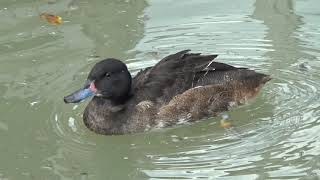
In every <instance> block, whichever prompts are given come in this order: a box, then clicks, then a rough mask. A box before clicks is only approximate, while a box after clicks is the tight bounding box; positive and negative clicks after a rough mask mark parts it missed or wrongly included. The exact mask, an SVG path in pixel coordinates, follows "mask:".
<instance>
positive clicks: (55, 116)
mask: <svg viewBox="0 0 320 180" xmlns="http://www.w3.org/2000/svg"><path fill="white" fill-rule="evenodd" d="M54 120H55V121H56V122H58V114H55V115H54Z"/></svg>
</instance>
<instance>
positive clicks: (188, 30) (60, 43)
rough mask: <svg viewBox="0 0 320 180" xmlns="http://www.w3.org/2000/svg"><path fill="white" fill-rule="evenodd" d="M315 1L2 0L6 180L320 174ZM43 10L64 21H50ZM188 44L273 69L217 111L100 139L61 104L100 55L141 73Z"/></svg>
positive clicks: (0, 77)
mask: <svg viewBox="0 0 320 180" xmlns="http://www.w3.org/2000/svg"><path fill="white" fill-rule="evenodd" d="M319 4H320V3H319V1H318V0H281V1H280V0H268V1H266V0H247V1H245V2H244V1H242V0H234V1H232V2H231V1H228V2H227V1H222V0H189V1H181V0H179V1H173V0H161V1H160V0H148V1H142V0H141V1H138V0H115V1H103V0H90V1H89V0H24V1H18V0H10V1H9V0H2V1H1V2H0V92H1V95H0V114H1V116H0V142H1V143H0V180H16V179H23V180H29V179H30V180H33V179H49V180H55V179H79V180H87V179H94V180H97V179H101V180H104V179H116V180H118V179H123V180H124V179H175V178H177V179H229V178H230V179H231V178H232V179H246V180H247V179H266V178H269V179H318V178H319V177H320V170H319V168H320V158H319V157H320V156H319V155H320V138H319V136H320V118H319V115H320V102H319V99H320V96H319V92H318V89H319V88H320V83H319V82H320V75H319V73H318V72H319V70H320V62H319V60H320V59H319V58H320V50H319V49H320V21H319V18H320V10H319V8H317V7H319ZM42 12H47V13H52V14H57V15H59V16H61V17H62V19H63V21H64V22H63V23H62V24H61V25H59V26H55V25H51V24H48V23H47V22H46V21H44V20H42V19H40V18H39V14H40V13H42ZM183 49H192V50H193V52H203V53H205V54H209V53H217V54H219V57H218V58H217V61H221V62H226V63H229V64H231V65H235V66H242V67H249V68H251V69H255V70H257V71H259V72H263V73H267V74H271V75H272V77H273V80H272V81H271V82H269V83H268V84H267V85H266V86H265V87H264V88H263V90H262V91H261V93H260V94H259V96H258V97H257V98H256V99H255V100H253V101H251V102H250V103H248V104H247V105H245V106H241V107H239V108H236V109H234V110H233V111H231V112H229V113H228V114H229V116H230V118H231V119H232V120H233V123H234V126H235V128H236V130H237V133H235V132H234V131H230V130H226V129H223V128H221V127H220V126H219V123H218V122H219V118H218V117H217V118H209V119H208V120H206V121H203V122H200V123H196V124H193V125H187V126H182V127H177V128H171V129H164V130H161V131H157V132H149V133H142V134H135V135H124V136H101V135H97V134H94V133H92V132H90V131H89V130H88V129H87V128H86V127H85V126H84V124H83V122H82V112H83V110H84V107H85V106H86V103H87V102H85V103H82V104H79V105H65V104H64V103H63V101H62V98H63V96H64V95H66V94H68V93H69V92H71V91H72V90H75V89H77V87H79V85H82V83H83V82H84V79H85V78H86V76H87V73H88V71H89V70H90V69H91V67H92V66H93V64H95V63H96V62H97V61H99V60H100V59H102V58H106V57H117V58H120V59H122V60H123V61H125V62H126V63H127V64H128V66H129V69H130V71H131V72H132V73H133V74H134V73H136V72H137V71H138V70H139V69H142V68H145V67H148V66H151V65H154V64H155V63H156V62H157V61H159V60H160V59H161V58H163V57H164V56H166V55H168V54H170V53H174V52H177V51H180V50H183Z"/></svg>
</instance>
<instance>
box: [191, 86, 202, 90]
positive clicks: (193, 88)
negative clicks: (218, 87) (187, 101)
mask: <svg viewBox="0 0 320 180" xmlns="http://www.w3.org/2000/svg"><path fill="white" fill-rule="evenodd" d="M201 87H203V86H196V87H194V88H192V89H197V88H201Z"/></svg>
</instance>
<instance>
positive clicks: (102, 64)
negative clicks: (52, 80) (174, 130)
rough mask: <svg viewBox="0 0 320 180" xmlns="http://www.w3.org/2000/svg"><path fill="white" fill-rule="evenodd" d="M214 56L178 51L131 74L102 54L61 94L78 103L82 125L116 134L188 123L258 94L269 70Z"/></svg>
mask: <svg viewBox="0 0 320 180" xmlns="http://www.w3.org/2000/svg"><path fill="white" fill-rule="evenodd" d="M217 56H218V55H203V54H201V53H191V52H190V50H183V51H180V52H177V53H175V54H171V55H168V56H167V57H165V58H163V59H162V60H160V61H159V62H158V63H157V64H155V65H154V66H152V67H147V68H145V69H143V70H140V71H139V72H138V73H137V74H136V75H135V76H134V77H132V76H131V73H130V72H129V70H128V67H127V66H126V64H125V63H124V62H122V61H121V60H118V59H115V58H107V59H104V60H101V61H99V62H97V63H96V64H95V65H94V66H93V68H92V69H91V71H90V73H89V75H88V77H87V79H86V81H85V83H84V85H83V86H82V87H81V88H80V89H79V90H77V91H75V92H73V93H71V94H70V95H67V96H65V97H64V102H65V103H79V102H82V101H84V99H86V98H89V97H92V99H91V101H90V102H89V103H88V104H87V106H86V108H85V110H84V113H83V122H84V124H85V125H86V127H87V128H89V129H90V130H92V131H93V132H95V133H98V134H103V135H121V134H132V133H141V132H145V131H149V130H152V129H159V128H166V127H173V126H177V125H182V124H189V123H192V122H196V121H199V120H202V119H206V118H208V117H211V116H218V115H219V114H221V113H223V112H226V111H228V110H230V109H231V108H233V107H235V106H238V105H241V104H244V103H246V102H247V101H248V100H250V99H253V98H254V97H256V96H257V94H258V93H259V91H260V90H261V89H262V87H263V86H264V84H265V83H266V82H268V81H269V80H271V77H270V75H266V74H263V73H258V72H255V71H254V70H250V69H248V68H243V67H234V66H232V65H228V64H225V63H221V62H216V61H215V58H216V57H217Z"/></svg>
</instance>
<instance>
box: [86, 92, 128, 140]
mask: <svg viewBox="0 0 320 180" xmlns="http://www.w3.org/2000/svg"><path fill="white" fill-rule="evenodd" d="M124 110H125V103H114V101H111V100H109V99H105V98H102V97H94V98H93V99H92V100H91V101H90V103H89V104H88V106H87V107H86V109H85V111H84V114H83V120H84V123H85V125H86V126H87V127H88V128H89V129H90V130H92V131H94V132H96V133H99V134H123V133H124V131H125V125H126V124H127V122H124V121H126V118H122V117H121V116H123V114H124V113H121V111H124Z"/></svg>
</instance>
